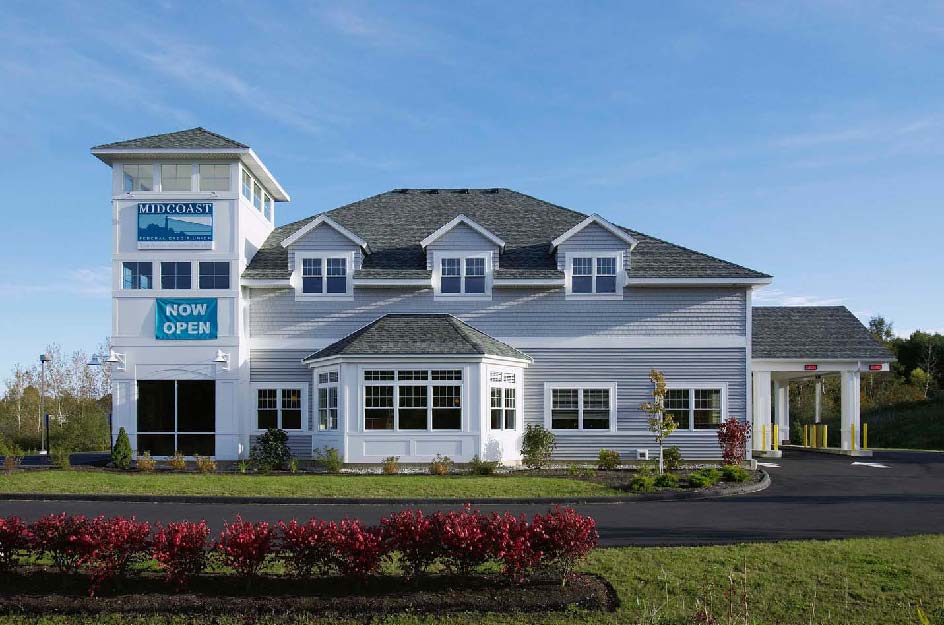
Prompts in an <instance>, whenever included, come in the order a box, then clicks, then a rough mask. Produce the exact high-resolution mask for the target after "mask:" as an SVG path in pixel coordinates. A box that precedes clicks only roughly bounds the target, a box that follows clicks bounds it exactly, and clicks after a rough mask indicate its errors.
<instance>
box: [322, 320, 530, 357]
mask: <svg viewBox="0 0 944 625" xmlns="http://www.w3.org/2000/svg"><path fill="white" fill-rule="evenodd" d="M407 354H417V355H429V356H463V355H467V356H502V357H505V358H518V359H521V360H527V361H530V360H531V357H530V356H528V355H527V354H525V353H524V352H520V351H518V350H517V349H515V348H514V347H511V346H510V345H507V344H505V343H502V342H501V341H499V340H497V339H494V338H492V337H490V336H489V335H487V334H485V333H484V332H480V331H478V330H476V329H475V328H473V327H472V326H470V325H468V324H467V323H465V322H463V321H460V320H459V319H457V318H455V317H453V316H452V315H443V314H419V313H416V314H413V313H411V314H389V315H384V316H383V317H380V318H379V319H377V320H376V321H374V322H372V323H370V324H368V325H366V326H364V327H363V328H361V329H360V330H358V331H356V332H354V333H352V334H349V335H347V336H346V337H344V338H343V339H341V340H340V341H337V342H336V343H332V344H331V345H329V346H327V347H325V348H324V349H322V350H320V351H318V352H315V353H314V354H312V355H310V356H308V358H306V359H305V360H317V359H320V358H328V357H331V356H385V355H389V356H403V355H407Z"/></svg>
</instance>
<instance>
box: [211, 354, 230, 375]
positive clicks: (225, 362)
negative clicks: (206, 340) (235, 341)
mask: <svg viewBox="0 0 944 625" xmlns="http://www.w3.org/2000/svg"><path fill="white" fill-rule="evenodd" d="M213 362H215V363H216V364H218V365H219V366H220V369H222V370H223V371H229V354H227V353H226V352H224V351H223V350H222V349H218V350H216V358H214V359H213Z"/></svg>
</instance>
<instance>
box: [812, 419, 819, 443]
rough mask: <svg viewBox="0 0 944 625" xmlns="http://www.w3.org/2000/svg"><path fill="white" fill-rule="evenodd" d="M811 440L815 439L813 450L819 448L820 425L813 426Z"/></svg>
mask: <svg viewBox="0 0 944 625" xmlns="http://www.w3.org/2000/svg"><path fill="white" fill-rule="evenodd" d="M810 438H812V439H813V449H816V448H818V447H819V424H818V423H817V424H815V425H813V429H812V431H811V432H810Z"/></svg>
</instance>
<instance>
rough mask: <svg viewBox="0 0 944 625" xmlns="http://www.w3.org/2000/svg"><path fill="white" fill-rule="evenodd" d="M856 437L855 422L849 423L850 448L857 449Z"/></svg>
mask: <svg viewBox="0 0 944 625" xmlns="http://www.w3.org/2000/svg"><path fill="white" fill-rule="evenodd" d="M855 444H856V438H855V423H850V424H849V449H851V450H853V451H855V447H856V445H855Z"/></svg>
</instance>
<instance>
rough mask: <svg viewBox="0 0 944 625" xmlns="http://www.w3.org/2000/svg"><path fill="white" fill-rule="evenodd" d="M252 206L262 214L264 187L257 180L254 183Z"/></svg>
mask: <svg viewBox="0 0 944 625" xmlns="http://www.w3.org/2000/svg"><path fill="white" fill-rule="evenodd" d="M252 205H253V206H255V207H256V210H257V211H259V212H260V213H261V212H262V187H261V186H260V185H259V183H258V182H256V181H255V180H253V181H252Z"/></svg>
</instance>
